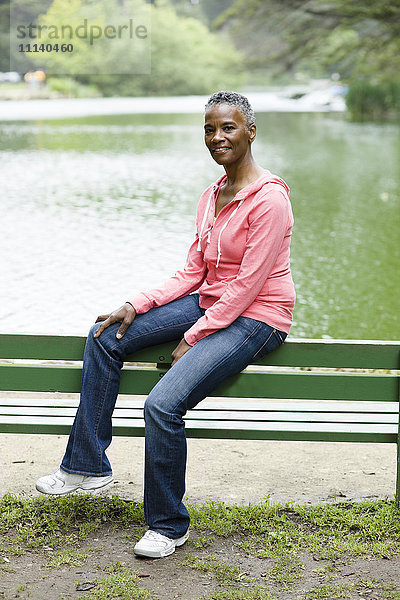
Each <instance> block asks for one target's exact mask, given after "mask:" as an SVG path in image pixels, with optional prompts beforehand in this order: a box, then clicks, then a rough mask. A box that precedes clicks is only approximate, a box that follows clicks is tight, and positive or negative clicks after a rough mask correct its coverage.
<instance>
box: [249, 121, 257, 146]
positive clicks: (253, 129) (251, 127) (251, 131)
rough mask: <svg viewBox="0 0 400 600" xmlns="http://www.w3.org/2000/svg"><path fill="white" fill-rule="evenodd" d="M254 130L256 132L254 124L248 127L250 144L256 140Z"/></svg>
mask: <svg viewBox="0 0 400 600" xmlns="http://www.w3.org/2000/svg"><path fill="white" fill-rule="evenodd" d="M256 130H257V127H256V124H255V123H253V124H252V125H250V127H249V142H250V144H251V143H252V142H254V140H255V139H256Z"/></svg>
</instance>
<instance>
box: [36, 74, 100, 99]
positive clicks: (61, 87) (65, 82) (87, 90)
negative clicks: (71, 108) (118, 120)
mask: <svg viewBox="0 0 400 600" xmlns="http://www.w3.org/2000/svg"><path fill="white" fill-rule="evenodd" d="M46 83H47V85H48V87H49V89H50V91H51V92H57V93H59V94H61V95H63V96H69V97H72V98H88V97H94V96H99V95H100V94H99V91H98V89H97V88H96V87H95V86H93V85H92V86H90V85H83V84H81V83H79V82H78V81H76V79H73V78H72V77H51V76H50V77H48V79H47V82H46Z"/></svg>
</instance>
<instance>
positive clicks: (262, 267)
mask: <svg viewBox="0 0 400 600" xmlns="http://www.w3.org/2000/svg"><path fill="white" fill-rule="evenodd" d="M225 181H226V175H223V176H222V177H220V178H219V179H218V180H217V181H216V182H215V183H214V184H213V185H211V186H210V187H208V188H207V189H206V190H205V191H204V192H203V194H202V196H201V198H200V201H199V204H198V207H197V221H196V225H197V227H196V229H197V231H196V238H195V241H194V242H193V244H192V245H191V246H190V249H189V252H188V256H187V260H186V265H185V267H184V269H183V270H181V271H177V272H176V273H175V275H173V277H171V278H170V279H168V280H167V281H166V282H165V283H164V284H163V285H162V286H161V287H159V288H156V289H153V290H151V291H149V292H142V293H140V294H138V295H137V296H135V297H134V298H132V299H131V300H130V302H131V303H132V305H133V306H134V307H135V310H136V312H137V313H138V314H141V313H145V312H147V311H148V310H150V308H153V307H155V306H162V305H164V304H167V303H168V302H171V301H172V300H177V299H178V298H182V297H183V296H186V295H187V294H190V293H192V292H195V291H198V293H199V295H200V299H199V303H200V307H201V308H204V309H206V312H205V314H204V316H202V317H201V318H200V319H198V321H196V323H195V324H194V325H193V326H192V327H190V329H188V330H187V331H186V333H185V336H184V337H185V340H186V342H187V343H188V344H190V345H191V346H193V345H194V344H196V342H198V341H199V340H201V339H202V338H204V337H206V336H207V335H210V334H211V333H214V332H215V331H218V330H219V329H223V328H224V327H228V326H229V325H230V324H231V323H233V321H234V320H235V319H237V317H239V316H243V317H250V318H252V319H257V320H259V321H263V322H264V323H267V324H268V325H270V326H272V327H274V328H276V329H279V330H281V331H284V332H286V333H289V329H290V325H291V322H292V310H293V306H294V301H295V291H294V286H293V281H292V276H291V272H290V261H289V256H290V250H289V246H290V237H291V232H292V226H293V214H292V209H291V205H290V201H289V195H288V194H289V188H288V186H287V185H286V183H285V182H284V181H283V180H282V179H280V178H279V177H275V176H274V175H272V174H271V173H270V172H269V171H265V172H264V173H263V175H261V176H260V177H259V178H258V179H257V180H256V181H253V182H252V183H250V184H249V185H247V186H246V187H244V188H243V189H241V190H240V192H238V194H236V196H235V197H234V198H233V200H231V201H230V202H229V203H228V204H227V205H226V206H224V208H223V209H222V210H221V211H220V212H219V213H218V216H217V218H215V203H216V199H217V196H218V193H219V190H220V188H221V186H222V185H223V184H224V183H225Z"/></svg>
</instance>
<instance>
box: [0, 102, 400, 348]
mask: <svg viewBox="0 0 400 600" xmlns="http://www.w3.org/2000/svg"><path fill="white" fill-rule="evenodd" d="M257 124H258V135H257V141H256V143H255V146H254V153H255V156H256V158H257V160H258V162H260V163H261V164H262V165H263V166H265V167H267V168H269V169H270V170H271V171H273V172H275V173H277V174H279V175H281V176H282V177H284V178H285V179H286V180H287V182H288V183H289V185H290V187H291V190H292V193H291V198H292V203H293V209H294V213H295V229H294V235H293V245H292V265H293V273H294V278H295V283H296V288H297V295H298V299H297V304H296V312H295V322H294V325H293V329H292V335H294V336H303V337H321V336H331V337H336V338H340V337H343V338H361V339H396V338H398V337H399V334H400V317H399V314H400V311H399V294H398V289H399V286H398V283H399V275H398V271H399V269H398V265H399V263H400V242H399V235H398V231H399V225H400V223H399V221H400V214H399V182H400V174H399V170H398V165H399V138H398V133H399V129H398V127H397V126H394V125H387V126H379V125H356V124H351V123H347V122H346V121H345V120H344V119H343V117H342V116H332V115H320V114H282V113H281V114H271V113H262V114H259V115H258V118H257ZM0 159H1V165H2V171H1V175H0V178H1V186H2V196H1V200H0V202H1V215H2V218H1V222H0V236H1V237H0V249H1V255H2V286H1V289H2V291H1V312H0V330H1V331H3V332H4V331H7V332H12V331H15V332H24V331H27V332H63V333H69V332H70V333H85V332H86V331H87V329H88V327H89V325H90V324H91V322H92V321H93V319H94V318H95V317H96V316H97V315H98V314H100V313H104V312H107V311H109V310H112V309H114V308H116V307H117V306H119V305H120V304H121V303H122V302H123V301H125V300H126V299H127V298H129V297H130V296H132V295H134V294H135V293H136V292H138V291H140V290H142V289H146V288H149V287H151V286H153V285H156V284H158V283H160V281H162V280H163V279H165V278H166V277H168V276H169V275H170V274H172V273H173V272H174V270H176V269H177V268H179V267H181V266H182V265H183V263H184V260H185V256H186V250H187V247H188V245H189V243H190V241H191V239H192V235H193V231H194V212H195V207H196V203H197V200H198V197H199V194H200V193H201V191H202V190H203V189H204V188H205V187H206V186H207V185H208V183H209V182H210V181H212V180H213V179H215V178H216V177H217V176H218V175H219V174H220V173H221V171H220V168H219V167H218V166H217V165H215V164H214V163H213V162H212V160H211V159H210V158H209V156H208V154H207V151H206V150H205V148H204V147H203V141H202V118H201V115H198V116H194V115H160V114H158V115H120V116H118V115H113V116H108V117H91V118H84V119H83V118H82V119H70V120H63V121H61V120H60V121H51V122H50V121H43V122H39V121H37V122H19V123H12V122H11V123H10V122H9V123H2V124H0Z"/></svg>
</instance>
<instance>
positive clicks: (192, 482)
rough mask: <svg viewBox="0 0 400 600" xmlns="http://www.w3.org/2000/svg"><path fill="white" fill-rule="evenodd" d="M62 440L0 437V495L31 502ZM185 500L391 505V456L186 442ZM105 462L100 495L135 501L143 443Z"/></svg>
mask: <svg viewBox="0 0 400 600" xmlns="http://www.w3.org/2000/svg"><path fill="white" fill-rule="evenodd" d="M66 441H67V438H66V437H65V436H44V435H37V436H34V435H14V434H2V435H1V436H0V494H4V493H7V492H10V493H13V494H23V495H26V496H32V495H36V494H37V492H36V490H35V487H34V484H35V481H36V479H37V478H38V477H40V476H42V475H44V474H47V473H51V472H53V471H54V470H55V469H56V468H57V467H58V465H59V462H60V459H61V457H62V455H63V452H64V449H65V444H66ZM188 451H189V457H188V470H187V495H188V496H189V497H190V500H191V501H192V502H203V501H207V500H218V499H220V500H224V501H226V502H231V503H234V504H247V503H249V502H259V501H261V500H263V499H265V498H266V497H267V496H270V498H271V500H272V501H276V502H280V501H294V502H297V503H306V502H310V503H319V502H325V501H329V500H332V499H333V498H334V497H343V498H347V499H356V500H358V499H360V498H365V497H370V498H385V497H389V498H392V497H393V494H394V488H395V467H396V448H395V446H394V445H387V444H345V443H336V444H335V443H318V442H268V441H266V442H263V441H256V442H251V441H236V440H227V441H224V440H189V441H188ZM108 454H109V457H110V459H111V463H112V465H113V469H114V477H115V482H114V483H113V484H112V486H110V487H109V488H108V489H107V493H117V494H119V495H121V496H122V497H124V498H129V499H134V500H139V501H140V500H141V498H142V495H143V484H142V482H143V440H142V439H138V438H115V439H114V441H113V443H112V445H111V447H110V449H109V453H108Z"/></svg>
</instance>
